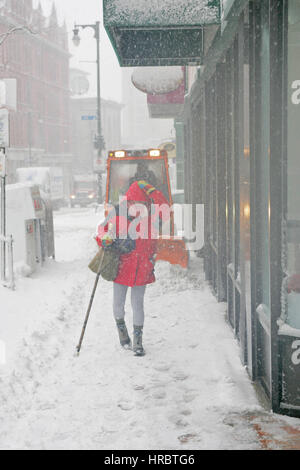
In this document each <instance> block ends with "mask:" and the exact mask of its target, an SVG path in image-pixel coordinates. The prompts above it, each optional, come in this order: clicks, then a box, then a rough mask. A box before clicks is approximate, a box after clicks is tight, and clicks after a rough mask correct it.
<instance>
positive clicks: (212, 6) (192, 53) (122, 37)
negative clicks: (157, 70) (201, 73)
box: [103, 0, 221, 67]
mask: <svg viewBox="0 0 300 470" xmlns="http://www.w3.org/2000/svg"><path fill="white" fill-rule="evenodd" d="M103 16H104V26H105V29H106V31H107V33H108V35H109V38H110V40H111V43H112V45H113V47H114V50H115V52H116V54H117V57H118V59H119V63H120V65H121V66H123V67H135V66H165V65H189V64H199V65H200V64H201V62H202V55H203V32H204V29H205V28H207V27H209V26H210V25H216V24H219V23H220V17H221V15H220V0H164V1H160V0H134V1H132V0H103Z"/></svg>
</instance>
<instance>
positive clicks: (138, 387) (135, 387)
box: [133, 384, 145, 390]
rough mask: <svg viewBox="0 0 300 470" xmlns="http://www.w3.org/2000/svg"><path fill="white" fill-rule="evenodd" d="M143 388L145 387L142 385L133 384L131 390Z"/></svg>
mask: <svg viewBox="0 0 300 470" xmlns="http://www.w3.org/2000/svg"><path fill="white" fill-rule="evenodd" d="M144 389H145V386H144V385H139V384H135V385H134V386H133V390H144Z"/></svg>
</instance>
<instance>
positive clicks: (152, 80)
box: [131, 67, 184, 95]
mask: <svg viewBox="0 0 300 470" xmlns="http://www.w3.org/2000/svg"><path fill="white" fill-rule="evenodd" d="M183 79H184V76H183V71H182V68H181V67H139V68H137V69H136V70H135V71H134V72H133V74H132V78H131V80H132V83H133V84H134V86H135V87H136V88H137V89H138V90H140V91H143V92H144V93H150V94H151V95H160V94H164V93H170V92H172V91H175V90H177V88H178V87H179V86H180V85H181V83H182V81H183Z"/></svg>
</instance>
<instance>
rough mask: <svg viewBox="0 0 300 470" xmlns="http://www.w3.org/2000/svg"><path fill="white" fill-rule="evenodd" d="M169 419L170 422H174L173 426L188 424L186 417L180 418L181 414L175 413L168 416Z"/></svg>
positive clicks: (179, 426) (180, 426) (181, 426)
mask: <svg viewBox="0 0 300 470" xmlns="http://www.w3.org/2000/svg"><path fill="white" fill-rule="evenodd" d="M169 421H170V422H171V423H173V424H175V426H176V427H178V428H185V427H186V426H188V425H189V423H188V421H187V420H186V419H184V418H182V417H181V416H177V415H174V416H170V417H169Z"/></svg>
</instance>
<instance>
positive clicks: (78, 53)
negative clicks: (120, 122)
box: [34, 0, 122, 102]
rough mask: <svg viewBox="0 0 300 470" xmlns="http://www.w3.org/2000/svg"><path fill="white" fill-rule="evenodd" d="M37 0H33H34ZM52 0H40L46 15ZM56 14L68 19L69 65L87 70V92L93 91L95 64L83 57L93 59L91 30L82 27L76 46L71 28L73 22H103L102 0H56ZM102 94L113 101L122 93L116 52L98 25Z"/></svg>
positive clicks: (91, 92)
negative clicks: (80, 39)
mask: <svg viewBox="0 0 300 470" xmlns="http://www.w3.org/2000/svg"><path fill="white" fill-rule="evenodd" d="M37 1H38V0H34V2H37ZM52 3H53V2H52V0H41V4H42V6H43V10H44V12H45V14H46V15H48V14H49V13H50V11H51V6H52ZM55 3H56V7H57V12H58V17H59V20H60V21H63V19H65V20H66V22H67V27H68V31H69V37H70V53H71V54H72V56H73V57H72V59H71V66H73V67H78V68H81V69H83V70H85V71H87V72H89V73H90V76H89V80H90V82H91V89H90V94H94V95H95V94H96V64H94V63H85V62H84V61H95V60H96V41H95V39H94V38H93V30H92V29H85V30H84V31H81V33H80V36H81V38H82V41H81V44H80V46H79V47H78V48H75V47H74V46H73V44H72V41H71V39H72V35H73V34H72V29H73V26H74V23H75V22H76V23H78V24H87V23H91V24H93V23H95V21H98V20H100V21H101V25H102V0H55ZM101 96H102V97H103V98H107V99H113V100H115V101H119V102H120V101H121V100H122V94H121V68H120V66H119V63H118V60H117V57H116V55H115V52H114V50H113V48H112V46H111V44H110V41H109V39H108V37H107V34H106V31H105V30H104V28H103V25H102V28H101Z"/></svg>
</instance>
